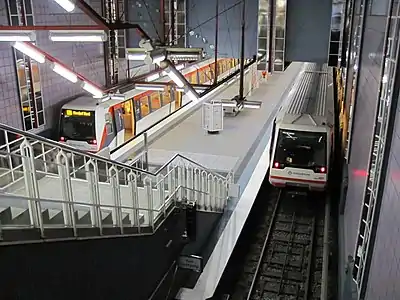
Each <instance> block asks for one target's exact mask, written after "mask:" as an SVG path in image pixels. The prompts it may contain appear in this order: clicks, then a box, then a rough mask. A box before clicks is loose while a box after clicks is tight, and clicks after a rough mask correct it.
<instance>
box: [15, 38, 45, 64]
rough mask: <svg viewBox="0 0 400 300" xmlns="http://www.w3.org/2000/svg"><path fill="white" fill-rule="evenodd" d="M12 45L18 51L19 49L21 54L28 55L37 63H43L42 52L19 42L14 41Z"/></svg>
mask: <svg viewBox="0 0 400 300" xmlns="http://www.w3.org/2000/svg"><path fill="white" fill-rule="evenodd" d="M13 47H14V48H15V49H17V50H18V51H21V52H22V53H23V54H25V55H27V56H29V57H30V58H32V59H33V60H36V61H37V62H38V63H41V64H43V63H44V62H45V61H46V57H45V56H44V54H42V53H40V52H39V51H37V50H35V49H34V48H32V47H30V46H28V45H27V44H23V43H21V42H15V43H14V45H13Z"/></svg>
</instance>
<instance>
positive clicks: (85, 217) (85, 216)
mask: <svg viewBox="0 0 400 300" xmlns="http://www.w3.org/2000/svg"><path fill="white" fill-rule="evenodd" d="M75 220H76V224H80V225H90V224H91V223H92V222H91V218H90V212H89V211H84V210H76V211H75Z"/></svg>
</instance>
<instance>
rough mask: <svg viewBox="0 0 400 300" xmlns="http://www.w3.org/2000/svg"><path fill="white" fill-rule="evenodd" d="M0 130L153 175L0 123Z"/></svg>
mask: <svg viewBox="0 0 400 300" xmlns="http://www.w3.org/2000/svg"><path fill="white" fill-rule="evenodd" d="M1 129H2V130H5V131H9V132H12V133H17V134H18V135H20V136H22V137H29V138H31V139H34V140H38V141H40V142H42V143H44V144H47V145H48V146H53V147H58V148H61V149H68V151H71V152H72V153H75V154H78V155H83V156H87V157H90V158H93V159H96V160H100V161H102V162H105V163H109V164H115V165H117V166H119V167H122V168H128V169H130V170H132V171H137V172H142V173H145V174H148V175H154V174H152V173H151V172H148V171H146V170H142V169H139V168H135V167H131V166H129V165H126V164H123V163H121V162H118V161H114V160H111V159H108V158H105V157H103V156H100V155H97V154H93V153H89V152H85V151H83V150H79V149H76V148H74V147H71V146H69V145H66V144H61V143H59V142H56V141H53V140H50V139H47V138H45V137H42V136H39V135H35V134H32V133H30V132H27V131H22V130H20V129H17V128H14V127H11V126H8V125H5V124H3V123H0V130H1Z"/></svg>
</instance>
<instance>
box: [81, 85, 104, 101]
mask: <svg viewBox="0 0 400 300" xmlns="http://www.w3.org/2000/svg"><path fill="white" fill-rule="evenodd" d="M82 88H83V89H84V90H85V91H87V92H89V93H91V94H92V95H93V97H94V98H101V97H103V91H102V90H100V89H99V88H98V87H96V86H94V85H92V84H90V83H88V82H83V85H82Z"/></svg>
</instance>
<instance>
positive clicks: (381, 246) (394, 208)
mask: <svg viewBox="0 0 400 300" xmlns="http://www.w3.org/2000/svg"><path fill="white" fill-rule="evenodd" d="M388 2H389V1H387V0H386V1H378V0H374V1H372V5H371V11H370V13H371V14H375V15H383V16H381V17H380V18H382V19H385V16H386V14H387V13H386V12H387V8H388ZM396 9H397V8H396ZM394 14H396V13H394ZM397 60H398V63H399V58H397ZM399 80H400V76H399V74H398V73H397V76H396V79H395V88H394V89H393V90H394V93H395V94H396V95H395V97H399V95H398V86H399V83H400V82H399ZM393 100H396V99H393ZM393 100H392V101H393ZM396 112H397V114H396V119H395V126H394V128H393V137H392V141H391V145H390V146H391V148H390V156H389V163H388V168H387V170H384V175H385V177H384V179H385V187H384V192H383V197H382V203H381V210H380V215H379V223H378V227H377V232H376V240H375V245H374V250H373V254H372V261H371V268H370V272H369V277H368V287H367V293H366V298H365V299H366V300H375V299H399V298H400V286H399V284H398V283H399V281H400V239H399V238H398V235H399V232H400V217H399V211H400V202H399V199H400V106H399V102H397V108H396Z"/></svg>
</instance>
